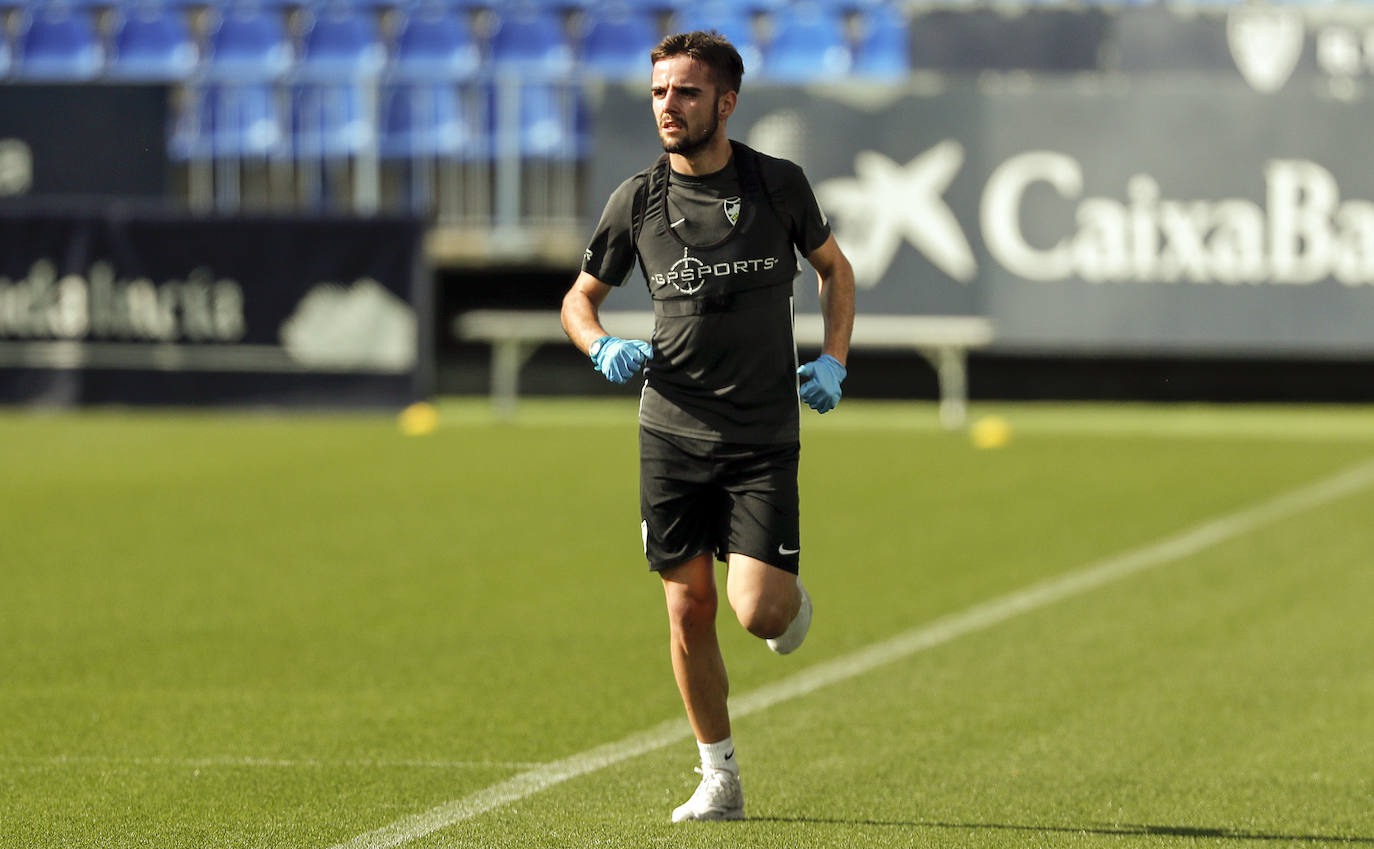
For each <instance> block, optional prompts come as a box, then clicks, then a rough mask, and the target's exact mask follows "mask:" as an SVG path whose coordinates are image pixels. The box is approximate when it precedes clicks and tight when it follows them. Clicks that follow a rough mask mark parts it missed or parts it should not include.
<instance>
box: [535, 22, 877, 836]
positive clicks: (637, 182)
mask: <svg viewBox="0 0 1374 849" xmlns="http://www.w3.org/2000/svg"><path fill="white" fill-rule="evenodd" d="M650 58H651V59H652V60H653V76H652V83H651V88H650V92H651V94H652V98H653V114H654V120H655V122H656V124H657V127H658V134H659V138H660V140H661V141H662V143H663V149H664V151H665V154H664V155H663V156H661V157H660V158H659V160H658V162H657V163H656V164H654V165H653V166H652V167H650V168H647V169H645V170H644V171H641V172H639V173H638V174H636V175H634V176H633V177H631V178H630V179H628V180H626V181H625V182H624V183H622V184H621V185H620V187H619V188H618V189H616V191H615V192H614V193H613V194H612V195H611V197H610V200H609V201H608V202H607V204H606V208H605V211H604V212H603V213H602V216H601V221H600V223H599V224H598V225H597V227H596V231H595V233H594V234H593V235H592V239H591V243H590V245H589V246H588V248H587V251H586V254H585V257H584V261H583V263H582V271H581V273H580V274H579V275H578V277H577V280H576V281H575V282H574V283H573V285H572V288H571V289H570V290H569V291H568V293H567V295H566V296H565V297H564V299H563V312H562V316H563V328H564V330H566V331H567V334H568V337H569V338H570V339H571V340H572V341H573V343H574V344H575V345H576V346H577V347H578V348H579V349H581V350H582V351H584V352H585V353H586V354H587V355H588V356H590V357H591V359H592V363H593V365H594V366H595V367H596V369H597V371H599V372H601V373H602V374H603V375H605V377H606V378H607V379H609V380H612V381H614V382H616V383H624V382H625V381H626V380H628V379H629V378H630V377H631V376H632V375H634V374H635V373H636V372H638V371H639V369H640V368H641V367H644V370H645V374H646V379H645V383H644V389H643V394H642V398H641V401H640V413H639V421H640V431H639V445H640V512H641V518H642V520H643V521H642V523H641V530H642V533H643V538H644V553H645V556H646V557H647V558H648V560H649V568H650V569H652V570H654V571H656V572H657V573H658V574H659V577H660V578H661V579H662V582H663V590H664V594H665V599H666V602H667V607H668V623H669V637H670V642H669V649H670V656H671V659H672V666H673V675H674V677H675V679H676V681H677V686H678V690H679V691H680V692H681V694H682V701H683V704H684V705H685V707H686V709H687V718H688V720H689V721H690V723H691V726H692V730H693V731H694V732H695V734H696V739H697V747H698V750H699V752H700V756H701V768H700V770H699V772H701V774H702V779H701V783H700V785H699V786H698V787H697V789H696V792H695V793H693V794H692V797H691V798H690V799H688V800H687V801H686V802H685V803H684V804H682V805H680V806H679V807H678V808H677V809H676V810H674V811H673V815H672V819H673V821H674V822H683V821H687V820H734V819H743V817H744V796H743V792H742V790H741V787H740V781H739V763H738V760H737V758H736V755H735V744H734V740H733V738H732V737H731V730H730V713H729V708H728V706H727V698H726V697H727V693H728V690H729V683H728V680H727V677H726V671H725V662H724V659H723V658H722V656H721V651H720V646H719V643H718V642H717V638H716V626H715V620H716V609H717V604H718V601H717V598H718V597H717V590H716V580H715V564H714V559H720V560H722V561H724V562H725V563H726V568H727V571H726V587H725V590H726V598H727V600H728V601H729V604H730V607H731V608H732V609H733V610H734V612H735V616H736V617H737V618H738V619H739V622H740V624H741V625H743V626H744V627H745V628H746V629H748V631H749V632H750V633H751V634H754V635H755V636H757V637H760V638H762V639H765V640H767V642H768V647H769V648H770V649H772V650H773V651H775V652H777V653H779V654H789V653H791V652H793V651H795V650H796V649H797V648H798V647H799V646H800V645H801V643H802V640H804V639H805V637H806V633H807V630H808V629H809V628H810V625H811V597H810V595H809V594H808V593H807V591H806V589H805V588H804V587H803V586H802V584H801V582H800V580H799V579H798V572H799V565H800V560H799V558H800V552H801V537H800V533H799V521H798V494H797V464H798V457H799V453H800V441H799V433H800V421H799V420H800V405H799V404H798V400H797V399H798V395H799V394H800V397H801V399H802V400H803V401H805V402H806V403H807V404H808V405H809V406H810V407H811V408H813V409H815V410H816V411H817V412H820V413H825V412H827V411H829V410H831V409H833V408H834V407H835V405H836V404H837V403H839V401H840V395H841V390H840V384H841V382H842V381H843V380H844V378H845V374H846V372H845V361H846V358H847V356H848V353H849V337H850V332H851V330H852V328H853V323H854V273H853V270H852V269H851V268H850V265H849V261H848V260H847V259H846V258H845V256H844V254H843V253H842V252H841V251H840V249H839V247H838V246H837V245H836V243H835V239H834V237H833V236H832V235H831V233H830V227H829V224H828V223H827V221H826V219H825V216H824V215H822V213H821V210H820V208H819V206H818V205H817V203H816V199H815V197H814V195H813V194H812V191H811V187H810V184H809V183H808V182H807V180H806V177H805V175H804V174H803V173H802V170H801V168H800V167H798V166H797V165H796V164H794V163H792V162H789V161H787V160H784V159H776V158H773V157H770V156H765V155H763V154H761V153H758V152H756V151H754V150H752V149H751V148H749V147H746V146H745V145H743V144H740V143H738V142H734V141H731V140H730V139H729V137H728V136H727V135H726V122H727V121H728V120H729V118H730V115H731V113H732V112H733V111H734V109H735V104H736V100H737V98H738V96H739V88H740V80H741V78H742V77H743V74H744V64H743V62H742V61H741V60H740V56H739V53H738V51H736V50H735V48H734V46H733V45H731V44H730V42H728V41H726V40H725V39H724V38H722V37H721V36H720V35H719V34H717V33H714V32H712V33H705V32H692V33H682V34H677V35H671V36H668V37H667V38H665V39H664V40H663V41H662V42H661V43H660V44H659V45H658V46H657V47H655V48H654V50H653V51H652V52H651V53H650ZM797 250H800V251H801V253H802V254H803V255H804V256H805V257H806V259H807V261H808V262H810V263H811V265H812V267H813V268H815V269H816V271H817V273H818V276H819V287H820V304H821V311H822V314H823V318H824V322H825V340H824V345H823V353H822V354H821V355H820V357H819V358H818V359H816V360H814V361H812V362H809V363H807V364H805V365H802V366H801V367H800V368H799V367H798V364H797V351H796V344H795V341H794V339H793V333H792V327H793V307H792V285H793V281H794V280H795V279H796V277H797V276H798V274H799V273H800V271H799V268H798V265H797V259H796V251H797ZM636 259H637V260H638V261H639V263H640V264H641V265H642V267H643V269H644V276H645V279H646V280H647V282H648V285H649V291H650V294H651V295H652V297H653V305H654V332H653V340H652V344H650V342H648V341H645V340H639V339H629V340H627V339H619V338H616V337H613V336H611V335H609V334H608V333H606V331H605V329H604V328H603V327H602V326H601V322H600V319H599V318H598V310H599V308H600V306H601V304H602V302H603V301H604V300H605V299H606V296H607V295H608V294H609V293H610V292H611V290H612V288H613V287H616V286H620V285H623V284H624V282H625V280H626V279H627V278H628V276H629V274H630V271H631V270H632V269H633V267H634V265H635V262H636Z"/></svg>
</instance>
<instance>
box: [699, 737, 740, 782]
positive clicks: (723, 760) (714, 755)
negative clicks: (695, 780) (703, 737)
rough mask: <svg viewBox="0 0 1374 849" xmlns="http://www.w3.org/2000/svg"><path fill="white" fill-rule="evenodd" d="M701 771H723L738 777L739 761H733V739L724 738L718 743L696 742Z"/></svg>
mask: <svg viewBox="0 0 1374 849" xmlns="http://www.w3.org/2000/svg"><path fill="white" fill-rule="evenodd" d="M697 751H699V752H701V766H702V768H703V769H725V770H729V771H730V772H733V773H734V774H735V775H739V761H737V760H735V738H734V737H726V738H725V739H724V740H721V741H720V742H719V743H703V742H701V741H700V740H698V741H697Z"/></svg>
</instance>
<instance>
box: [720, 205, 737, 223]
mask: <svg viewBox="0 0 1374 849" xmlns="http://www.w3.org/2000/svg"><path fill="white" fill-rule="evenodd" d="M720 203H721V206H722V207H724V209H725V219H726V220H727V221H729V222H730V226H731V227H733V226H735V224H736V222H738V221H739V203H740V201H739V198H726V199H725V200H723V201H721V202H720Z"/></svg>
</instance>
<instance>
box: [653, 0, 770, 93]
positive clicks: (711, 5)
mask: <svg viewBox="0 0 1374 849" xmlns="http://www.w3.org/2000/svg"><path fill="white" fill-rule="evenodd" d="M673 29H674V30H676V31H678V32H692V31H695V30H715V31H716V32H719V33H720V34H721V35H723V36H725V37H726V38H728V39H729V40H730V43H731V44H733V45H735V49H736V50H738V51H739V54H740V58H741V59H743V60H744V73H745V74H746V75H748V74H753V73H756V72H757V71H758V69H759V66H760V65H761V64H762V62H763V51H762V50H761V49H760V47H759V41H758V38H757V36H756V35H755V33H754V18H753V15H752V13H751V12H750V11H749V10H748V9H747V8H746V7H744V6H740V5H736V4H734V3H726V2H722V0H707V2H704V3H693V4H690V5H687V6H684V7H683V8H682V10H681V11H680V12H678V14H677V15H676V17H675V20H674V23H673Z"/></svg>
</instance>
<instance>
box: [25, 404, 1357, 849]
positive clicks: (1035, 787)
mask: <svg viewBox="0 0 1374 849" xmlns="http://www.w3.org/2000/svg"><path fill="white" fill-rule="evenodd" d="M988 413H997V414H1000V415H1002V416H1004V417H1005V418H1006V419H1007V420H1008V421H1010V423H1011V425H1012V428H1013V437H1012V440H1011V442H1010V443H1009V444H1008V445H1006V446H1005V447H1002V448H999V449H995V450H978V449H976V448H974V447H973V446H972V445H971V444H970V442H969V440H968V438H967V436H966V435H965V434H963V433H948V432H944V431H941V430H940V429H938V428H937V427H935V426H934V420H935V414H934V411H933V408H932V407H930V406H928V405H909V404H883V403H876V402H870V403H862V402H847V403H846V404H845V405H842V406H841V407H840V408H839V410H837V411H836V412H834V413H832V414H828V415H826V416H825V417H824V418H816V417H815V416H813V415H812V416H809V417H808V418H807V420H806V422H807V423H806V426H805V432H804V436H803V440H804V441H803V453H802V479H803V480H802V486H803V495H802V511H803V514H802V523H803V537H802V546H803V553H802V564H803V565H802V569H803V575H804V576H805V577H806V579H807V586H808V588H810V590H811V592H812V594H813V596H814V597H815V600H816V620H815V625H814V628H813V630H812V632H811V635H810V638H809V640H808V642H807V644H806V646H805V647H804V648H803V649H802V650H801V651H800V652H798V653H797V654H795V655H793V656H791V657H788V658H780V657H777V656H774V655H772V654H771V653H770V652H768V651H767V650H766V648H765V647H764V646H763V645H762V644H761V643H760V642H758V641H756V640H753V639H752V638H750V637H749V636H748V635H747V634H745V633H744V632H743V630H742V629H741V628H739V626H738V625H737V624H736V623H735V622H734V621H733V617H730V616H729V614H728V611H722V617H721V621H720V625H721V630H722V635H723V636H722V642H723V648H724V651H725V654H726V660H727V663H728V665H729V667H730V672H731V679H732V686H733V691H734V694H735V696H736V697H737V698H738V700H739V702H740V704H745V705H748V704H754V705H755V708H754V709H752V710H750V711H749V712H748V714H747V715H746V716H743V717H740V718H738V719H737V721H736V723H735V740H736V742H737V744H738V747H739V753H740V758H741V763H742V766H743V778H744V784H745V792H746V799H747V813H748V815H749V817H750V819H749V820H748V821H746V822H743V823H730V824H700V825H687V826H673V825H671V824H670V823H669V822H668V814H669V812H670V811H671V809H672V807H673V806H674V805H676V804H677V803H678V802H681V801H682V800H683V799H685V798H686V797H687V796H688V795H689V794H690V793H691V790H692V788H693V787H694V786H695V783H696V776H695V775H694V774H693V773H692V771H691V768H692V766H694V765H695V762H696V752H695V747H694V746H693V745H692V743H691V741H690V737H689V734H688V732H687V730H686V725H685V722H684V721H683V720H682V719H681V716H682V709H681V705H680V702H679V700H678V696H677V692H676V690H675V688H674V686H673V683H672V678H671V674H670V672H669V669H668V662H667V650H666V622H665V619H664V614H663V611H662V594H661V590H660V589H659V586H658V582H657V579H656V578H654V577H653V576H652V575H651V574H649V573H648V572H647V571H646V569H645V566H644V564H643V559H642V554H641V552H640V541H639V527H638V524H639V522H638V514H637V507H636V505H637V496H636V484H635V477H636V459H635V424H634V403H633V401H619V400H617V401H606V402H596V403H592V402H580V403H573V402H567V403H553V402H544V403H527V404H526V405H524V407H523V408H522V411H521V415H520V417H519V419H518V420H517V421H516V422H515V423H514V424H506V425H502V424H496V423H494V422H492V421H491V420H490V419H489V416H488V413H487V410H486V407H485V406H484V405H482V404H480V403H477V402H475V401H473V402H468V401H454V402H447V403H444V404H443V405H441V425H440V428H439V429H438V430H437V431H436V432H435V433H433V434H431V435H428V436H423V437H406V436H402V435H401V434H400V433H399V432H398V430H397V428H396V424H395V421H394V420H393V419H392V418H391V417H389V416H304V415H301V416H275V415H264V414H203V415H198V414H171V413H154V412H138V413H134V412H92V413H83V414H71V415H38V414H31V413H22V412H15V411H10V412H0V474H2V475H3V482H4V486H3V488H0V645H2V646H3V651H0V847H5V849H9V847H25V849H30V848H31V847H32V848H33V849H37V847H70V849H85V847H91V849H94V848H95V847H100V849H112V847H133V846H139V847H159V848H160V849H162V848H163V847H225V848H226V849H227V847H264V848H266V847H319V849H328V847H334V846H338V845H348V846H350V847H361V846H380V845H388V844H387V842H386V840H385V839H384V838H385V836H386V835H388V834H391V835H395V834H400V832H398V831H396V830H395V828H396V826H394V825H393V824H396V823H401V824H402V826H401V830H402V831H404V830H405V828H407V826H405V823H414V822H418V820H415V819H413V817H414V816H415V815H420V814H425V812H431V811H435V810H436V809H438V810H439V812H440V813H438V814H434V815H433V816H434V817H437V820H436V821H437V822H439V823H441V824H442V826H443V827H439V828H437V829H436V828H420V827H415V828H411V829H410V831H409V832H407V833H405V834H401V836H400V837H398V838H397V840H398V841H402V842H399V843H398V844H397V845H405V846H408V847H416V849H435V848H436V847H484V848H485V847H591V846H603V847H606V846H608V847H633V849H642V847H652V846H672V847H731V849H748V847H759V849H765V848H766V849H776V848H777V847H913V846H938V847H946V846H948V847H998V846H1046V847H1057V846H1075V847H1078V846H1127V847H1157V846H1190V847H1191V846H1209V845H1211V846H1224V847H1238V846H1277V845H1284V846H1288V845H1295V846H1304V845H1305V846H1333V845H1342V844H1356V845H1371V844H1374V726H1372V725H1371V722H1372V721H1374V662H1371V661H1372V660H1374V653H1372V652H1371V647H1374V616H1371V615H1370V610H1371V608H1374V468H1372V467H1371V466H1370V462H1371V458H1374V410H1371V409H1368V408H1365V409H1337V408H1310V407H1309V408H1287V409H1281V408H1254V407H1243V408H1227V409H1221V408H1208V407H1178V408H1159V407H1148V406H1119V407H1105V406H1005V407H998V408H991V407H982V408H978V409H976V410H975V414H976V415H982V414H988ZM1352 470H1353V471H1352ZM1343 474H1344V475H1347V476H1346V477H1345V478H1342V479H1341V480H1343V481H1344V484H1343V485H1342V487H1341V488H1339V489H1336V490H1330V489H1321V490H1316V491H1314V490H1312V489H1311V487H1312V486H1313V485H1321V484H1322V482H1323V481H1328V480H1330V479H1333V478H1335V477H1336V476H1340V475H1343ZM1314 492H1316V493H1317V494H1315V495H1314V494H1313V493H1314ZM1276 499H1277V500H1276ZM1132 558H1134V560H1132ZM1127 561H1130V562H1137V563H1143V564H1144V565H1141V566H1139V568H1137V569H1135V570H1134V571H1131V572H1129V573H1126V574H1122V575H1120V576H1118V577H1115V578H1113V579H1111V580H1103V581H1101V582H1099V583H1098V584H1097V585H1093V586H1087V587H1084V588H1081V589H1079V590H1075V591H1073V592H1066V593H1063V594H1061V595H1060V596H1058V597H1053V598H1049V599H1045V598H1043V597H1041V598H1040V600H1039V601H1027V602H1026V603H1025V604H1024V605H1021V606H1019V607H1018V606H1013V607H1007V608H1002V614H1001V615H1000V616H998V617H994V618H992V619H989V620H986V621H983V620H979V621H980V622H981V624H978V625H977V626H976V627H975V626H974V625H969V624H968V623H970V622H973V621H975V619H976V617H975V619H971V618H968V617H969V614H968V611H978V610H982V609H986V606H987V605H988V604H989V603H993V604H996V603H997V602H998V600H1006V599H1009V598H1010V599H1014V600H1015V599H1020V600H1027V599H1034V598H1036V597H1035V596H1033V595H1027V594H1026V589H1027V588H1028V587H1035V586H1037V585H1043V582H1045V581H1050V580H1054V579H1056V578H1064V577H1066V576H1067V577H1068V578H1070V579H1072V578H1073V577H1074V576H1076V575H1080V574H1085V573H1091V572H1092V570H1093V569H1095V568H1098V567H1100V566H1102V565H1103V564H1112V563H1121V562H1127ZM961 617H964V618H961ZM942 622H952V623H956V624H957V623H960V622H962V623H964V624H965V625H966V626H967V627H963V628H962V629H960V628H954V629H953V630H952V631H949V632H947V633H945V637H944V638H943V639H940V640H932V641H930V644H929V645H925V646H917V647H915V648H912V647H910V646H909V647H908V649H907V650H904V651H903V652H900V653H898V654H897V655H895V656H892V657H888V658H887V659H885V660H883V661H881V662H871V663H870V664H869V665H868V666H864V664H863V662H862V659H863V658H866V657H870V659H871V656H870V655H866V654H864V653H865V651H867V650H868V649H869V648H870V647H872V646H875V645H878V646H881V645H885V643H884V641H888V640H889V639H890V638H892V637H893V636H894V635H903V634H915V635H921V634H927V633H933V631H932V630H931V629H935V630H938V629H940V628H941V627H943V626H941V625H940V623H942ZM888 644H890V643H888ZM818 669H825V670H829V673H828V674H829V675H830V676H831V677H830V678H829V679H826V681H824V682H822V683H821V684H814V685H813V686H811V687H810V688H807V687H802V688H800V689H799V690H798V691H797V692H796V693H795V694H794V695H790V696H788V695H785V694H786V693H787V692H788V691H787V690H786V688H787V687H789V686H792V685H793V684H795V683H796V682H798V681H804V680H809V679H806V676H807V675H808V674H810V673H811V672H814V671H815V670H818ZM779 693H783V694H784V695H781V696H779V695H777V694H779ZM769 694H772V695H771V696H770V695H769ZM751 700H753V701H752V702H751ZM664 723H669V724H668V725H667V726H665V725H664ZM654 729H658V730H654ZM664 729H667V730H664ZM646 731H651V734H650V737H652V738H653V741H652V742H651V743H649V744H646V745H644V746H642V747H641V749H640V750H635V749H634V748H633V746H629V744H627V743H625V741H627V740H631V741H633V740H636V739H640V740H641V741H642V735H641V737H640V738H636V737H635V735H640V734H641V732H646ZM627 746H629V747H628V748H627ZM597 747H607V748H604V749H602V750H600V751H603V752H606V751H610V752H612V753H613V754H614V756H613V757H608V758H606V763H604V764H600V763H592V761H594V760H595V756H594V755H588V753H589V752H595V751H597ZM564 759H567V760H566V761H564ZM560 762H564V763H566V764H571V765H573V767H574V768H573V770H572V771H574V772H580V773H581V774H577V775H573V776H572V777H567V776H565V775H561V774H560V772H559V770H560V769H562V766H560V765H559V764H560ZM550 765H553V766H550ZM597 766H599V768H594V767H597ZM522 776H524V778H522ZM522 781H523V782H526V783H524V784H522V783H521V782H522ZM491 788H496V790H492V789H491ZM502 788H506V789H509V788H514V790H512V791H511V792H510V793H509V794H507V795H508V796H509V798H503V799H498V798H497V797H498V796H500V794H501V793H503V792H505V790H502ZM521 788H523V789H521ZM484 794H485V795H484ZM493 794H495V795H493ZM493 800H495V801H493ZM446 805H447V807H443V806H446ZM408 818H411V819H408ZM389 826H391V827H392V828H393V830H392V831H390V832H388V831H385V829H386V828H388V827H389ZM379 830H382V831H379ZM393 842H394V841H393Z"/></svg>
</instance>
